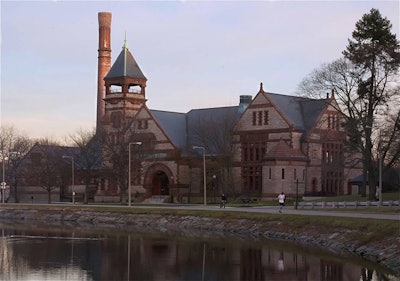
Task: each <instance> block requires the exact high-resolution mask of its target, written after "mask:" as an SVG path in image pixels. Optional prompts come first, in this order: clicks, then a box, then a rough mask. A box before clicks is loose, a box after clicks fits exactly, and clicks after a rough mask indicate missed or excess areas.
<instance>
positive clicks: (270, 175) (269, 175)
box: [268, 168, 272, 179]
mask: <svg viewBox="0 0 400 281" xmlns="http://www.w3.org/2000/svg"><path fill="white" fill-rule="evenodd" d="M268 178H269V179H271V178H272V174H271V168H269V172H268Z"/></svg>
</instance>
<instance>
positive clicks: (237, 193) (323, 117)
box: [21, 12, 361, 203]
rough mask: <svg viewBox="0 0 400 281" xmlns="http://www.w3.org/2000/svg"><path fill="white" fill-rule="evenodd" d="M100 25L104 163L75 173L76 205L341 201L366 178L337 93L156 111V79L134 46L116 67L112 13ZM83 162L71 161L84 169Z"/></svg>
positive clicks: (247, 98) (262, 96) (98, 142)
mask: <svg viewBox="0 0 400 281" xmlns="http://www.w3.org/2000/svg"><path fill="white" fill-rule="evenodd" d="M98 20H99V45H98V46H99V48H98V79H97V121H96V136H95V138H94V139H93V141H92V142H91V145H92V146H94V147H95V148H96V149H97V151H98V154H99V155H100V156H101V159H102V161H101V162H102V163H99V164H96V165H92V167H91V169H95V170H96V171H93V172H90V173H89V172H88V169H87V167H86V168H85V165H84V164H81V165H76V167H75V173H76V176H75V177H76V179H79V177H81V180H80V182H79V184H78V183H77V182H76V181H75V185H74V190H75V191H76V192H77V193H78V194H76V196H77V198H83V197H84V196H83V195H82V194H81V193H82V192H85V190H86V193H90V194H87V195H88V196H89V199H90V200H94V201H95V202H110V201H114V202H120V201H121V200H126V196H125V197H123V195H126V194H128V197H129V194H130V197H131V200H132V201H140V202H141V201H143V200H156V201H157V200H158V201H161V202H167V201H170V202H171V201H173V202H191V203H194V202H204V196H205V197H206V200H207V202H213V201H217V198H219V195H220V194H221V193H222V192H223V193H225V194H227V195H228V198H229V200H232V198H233V197H234V198H238V197H242V198H243V197H246V198H257V199H262V200H263V199H264V200H267V199H270V198H272V197H276V196H277V194H278V193H280V192H285V193H286V194H287V195H288V196H295V195H296V194H297V195H298V196H303V195H314V196H334V195H339V194H345V193H346V192H347V190H345V187H346V186H347V182H348V180H349V179H351V178H354V177H355V176H357V175H359V174H360V173H361V167H360V166H359V165H358V166H357V165H354V161H352V160H354V159H355V158H356V155H354V154H352V153H350V152H349V151H347V147H346V138H347V134H346V132H345V131H344V129H343V126H341V124H342V123H343V122H344V120H342V118H341V115H340V113H339V112H338V110H337V108H338V105H337V102H336V100H335V96H334V94H333V93H331V94H329V95H328V94H327V96H326V98H324V99H310V98H304V97H298V96H288V95H282V94H275V93H269V92H266V91H264V88H263V84H262V83H261V84H260V88H259V91H258V93H255V94H254V98H253V96H251V95H242V96H240V97H239V102H238V105H237V106H226V107H215V108H203V109H192V110H190V111H189V112H186V113H179V112H171V111H167V110H154V109H149V108H148V107H147V104H146V101H147V99H148V98H151V93H150V95H147V93H146V86H147V83H148V80H147V77H146V76H145V75H144V74H143V72H142V70H141V68H140V67H139V65H138V63H137V62H136V60H135V58H134V56H133V55H132V53H131V52H130V50H129V48H128V45H127V43H126V42H124V44H123V47H122V50H121V51H120V53H119V55H118V56H117V58H116V60H115V61H114V62H113V63H112V58H111V50H112V49H111V13H107V12H101V13H99V14H98ZM39 148H40V147H37V146H36V147H35V148H34V149H33V150H32V151H31V153H29V154H28V156H27V157H26V159H27V161H26V163H29V161H30V160H29V159H30V157H31V156H32V157H33V156H34V155H36V154H37V153H36V154H35V151H36V150H37V149H39ZM42 148H43V147H42ZM42 148H41V149H42ZM47 149H50V148H46V150H47ZM96 149H95V150H96ZM64 150H65V149H64ZM43 151H45V150H43ZM67 151H71V150H70V149H69V150H67ZM81 153H82V151H80V150H79V149H75V150H74V153H73V155H72V154H71V156H73V157H74V159H75V161H76V162H77V163H79V159H80V158H82V157H81V156H80V154H81ZM86 158H87V157H86ZM57 159H61V161H64V162H65V161H66V160H65V159H64V160H62V157H60V156H58V157H57ZM203 159H204V161H203ZM67 160H68V159H67ZM81 162H82V163H83V162H84V161H81ZM67 164H68V163H67ZM204 164H205V167H206V169H205V172H204V168H203V167H204ZM64 166H65V163H64ZM85 170H86V171H85ZM67 174H68V173H67ZM64 175H65V173H64ZM88 175H92V178H90V179H89V178H88ZM83 179H84V180H83ZM22 182H24V185H26V186H30V187H32V184H31V183H28V182H25V181H21V183H22ZM65 182H68V181H65V180H64V183H63V186H60V189H59V190H61V191H62V192H61V197H62V199H64V200H65V199H66V198H67V200H68V198H69V197H71V196H70V195H71V194H68V192H69V193H70V192H71V190H72V188H71V187H68V186H64V185H66V184H65ZM83 183H84V184H83ZM78 186H79V187H78ZM204 188H205V190H204ZM39 189H40V188H39ZM21 190H23V189H22V187H21ZM129 191H130V192H129ZM24 196H25V197H26V198H28V199H29V198H31V196H32V195H29V194H24ZM25 197H24V198H25ZM21 198H22V196H21ZM85 198H86V197H85ZM28 199H26V200H28ZM26 200H25V201H26Z"/></svg>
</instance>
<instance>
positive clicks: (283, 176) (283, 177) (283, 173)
mask: <svg viewBox="0 0 400 281" xmlns="http://www.w3.org/2000/svg"><path fill="white" fill-rule="evenodd" d="M282 179H283V180H284V179H285V169H284V168H282Z"/></svg>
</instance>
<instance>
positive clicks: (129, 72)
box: [105, 43, 147, 80]
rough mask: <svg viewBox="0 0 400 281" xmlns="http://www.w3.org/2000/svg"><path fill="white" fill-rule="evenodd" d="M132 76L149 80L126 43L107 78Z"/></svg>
mask: <svg viewBox="0 0 400 281" xmlns="http://www.w3.org/2000/svg"><path fill="white" fill-rule="evenodd" d="M116 77H131V78H136V79H144V80H147V78H146V76H144V74H143V72H142V70H141V69H140V67H139V65H138V64H137V62H136V60H135V59H134V57H133V55H132V54H131V52H130V51H129V49H128V47H127V45H126V43H125V44H124V46H123V47H122V51H121V53H120V54H119V56H118V57H117V59H116V61H115V62H114V64H113V66H112V67H111V69H110V71H109V72H108V74H107V75H106V77H105V78H116Z"/></svg>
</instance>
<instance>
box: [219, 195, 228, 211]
mask: <svg viewBox="0 0 400 281" xmlns="http://www.w3.org/2000/svg"><path fill="white" fill-rule="evenodd" d="M225 204H226V196H225V194H223V193H222V195H221V203H220V204H219V207H220V208H222V207H224V209H225Z"/></svg>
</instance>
